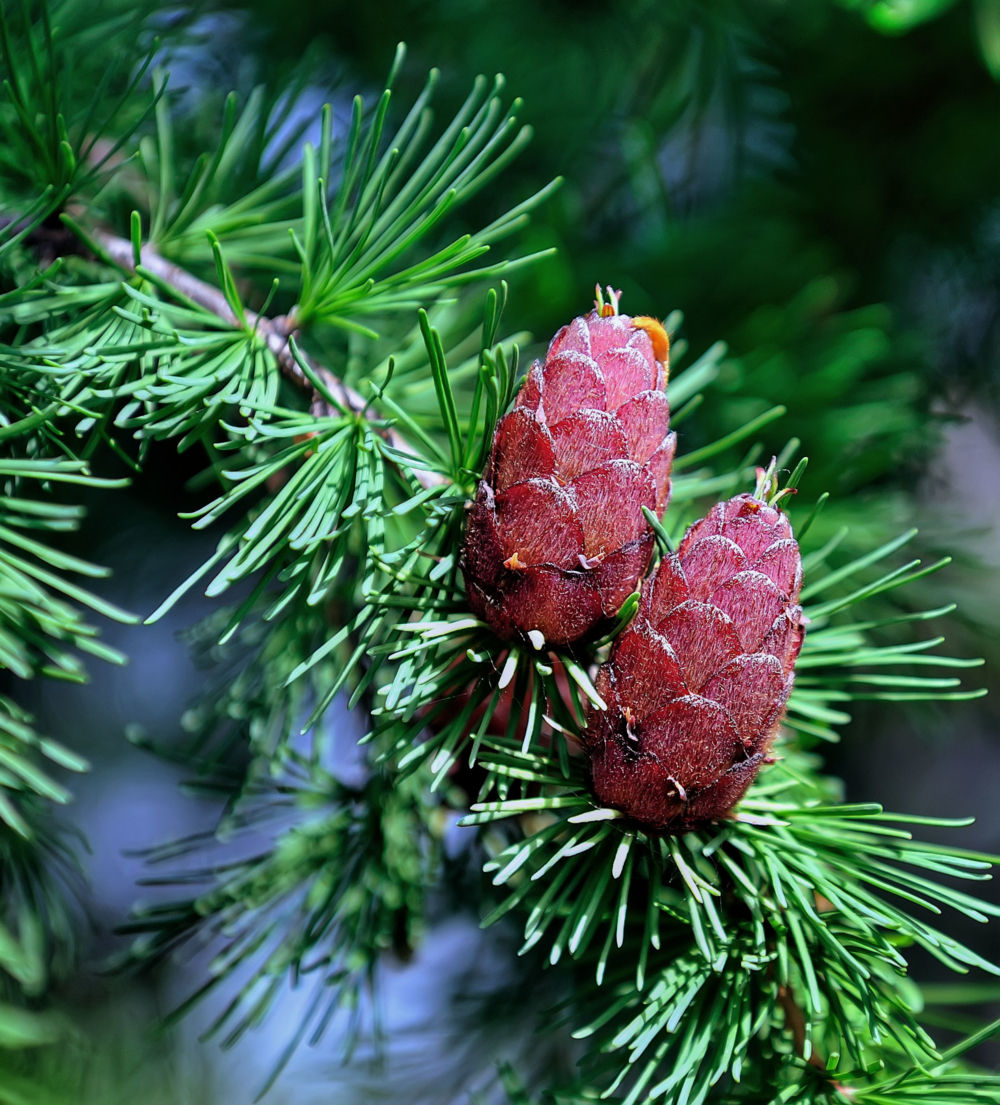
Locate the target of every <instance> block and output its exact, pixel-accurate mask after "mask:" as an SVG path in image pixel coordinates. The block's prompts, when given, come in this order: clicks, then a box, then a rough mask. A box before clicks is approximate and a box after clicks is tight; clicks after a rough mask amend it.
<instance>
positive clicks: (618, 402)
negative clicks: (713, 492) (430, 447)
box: [462, 296, 675, 647]
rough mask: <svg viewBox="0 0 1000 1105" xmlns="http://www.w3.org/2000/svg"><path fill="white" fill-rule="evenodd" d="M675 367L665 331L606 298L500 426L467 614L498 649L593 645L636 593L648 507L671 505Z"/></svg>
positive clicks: (647, 544)
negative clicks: (501, 644) (527, 643)
mask: <svg viewBox="0 0 1000 1105" xmlns="http://www.w3.org/2000/svg"><path fill="white" fill-rule="evenodd" d="M667 357H668V341H667V334H666V331H665V330H664V329H663V327H662V325H661V324H660V323H658V322H657V321H656V320H655V319H650V318H630V317H629V316H627V315H620V314H618V313H617V296H612V302H611V303H603V302H601V301H599V302H598V307H597V309H595V310H594V311H592V312H591V313H590V314H588V315H586V316H584V317H581V318H576V319H574V320H573V321H572V322H571V323H570V324H569V325H567V326H564V327H563V328H562V329H561V330H560V331H559V332H558V333H557V334H556V336H555V337H554V338H553V339H552V342H551V344H550V345H549V349H548V352H547V354H546V357H545V360H544V361H536V362H535V363H534V364H533V365H532V367H531V369H530V370H529V372H528V374H527V377H526V379H525V382H524V384H523V386H522V388H521V390H520V392H519V394H518V397H517V400H516V403H515V405H514V408H513V409H512V410H511V411H510V412H509V413H508V414H506V415H504V417H503V418H501V419H500V421H499V422H498V423H497V427H496V431H495V434H494V439H493V448H492V451H491V453H490V457H489V461H488V463H487V466H486V471H485V473H484V475H483V478H482V480H480V482H479V485H478V488H477V491H476V498H475V501H474V502H473V503H472V504H471V507H470V510H469V518H468V528H467V533H466V541H465V547H464V552H463V560H462V567H463V572H464V575H465V581H466V588H467V592H468V599H469V605H470V606H471V607H472V610H473V611H474V613H475V614H476V615H477V616H478V617H480V618H482V620H483V621H485V622H486V623H487V624H488V625H489V626H490V627H491V628H492V629H493V631H494V632H495V633H496V634H497V635H498V636H499V637H501V638H502V639H503V640H506V641H518V640H531V642H532V643H533V644H534V645H535V646H536V647H540V643H541V642H544V643H548V644H553V645H566V644H570V643H572V642H574V641H577V640H580V639H582V638H586V637H587V636H589V635H592V634H593V633H594V631H596V630H597V629H599V627H600V626H601V625H602V623H606V622H607V619H609V618H612V617H613V616H614V615H615V614H616V613H617V612H618V610H619V609H620V607H621V605H622V603H623V602H624V601H625V599H626V598H627V597H628V596H629V595H630V594H631V593H632V592H633V591H635V590H637V589H638V586H639V581H640V580H641V579H642V577H643V575H644V574H645V572H646V570H647V569H648V567H649V562H650V558H651V556H652V552H653V541H654V537H653V533H652V531H651V530H650V527H649V524H648V523H647V521H646V518H645V516H644V515H643V512H642V508H643V507H644V506H645V507H648V508H649V509H650V510H654V511H655V512H656V514H657V515H658V516H662V514H663V512H664V510H665V509H666V506H667V502H668V500H669V497H670V467H671V464H672V462H673V455H674V444H675V435H674V434H672V433H670V432H669V421H670V411H669V407H668V405H667V396H666V392H665V387H666V381H667V371H668V367H667ZM539 635H540V636H539Z"/></svg>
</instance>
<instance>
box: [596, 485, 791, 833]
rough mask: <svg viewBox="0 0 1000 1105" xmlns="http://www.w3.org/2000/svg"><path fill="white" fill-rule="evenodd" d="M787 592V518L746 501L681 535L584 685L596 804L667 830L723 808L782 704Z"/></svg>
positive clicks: (745, 778) (748, 774) (787, 658)
mask: <svg viewBox="0 0 1000 1105" xmlns="http://www.w3.org/2000/svg"><path fill="white" fill-rule="evenodd" d="M801 585H802V563H801V559H800V556H799V547H798V544H797V542H796V541H795V539H794V538H793V537H792V528H791V526H790V525H789V523H788V520H787V518H786V517H785V516H784V515H783V514H781V513H780V512H779V511H778V510H775V509H774V508H773V507H769V506H767V505H766V504H765V503H763V502H760V501H759V500H758V499H755V498H753V496H751V495H737V496H736V498H735V499H730V500H729V502H726V503H718V504H717V505H716V506H715V507H713V508H712V511H711V513H710V514H709V515H708V517H707V518H703V519H702V520H701V521H699V522H696V523H695V524H694V525H693V526H692V527H691V528H690V529H689V530H688V532H687V534H686V535H685V537H684V540H683V541H682V542H681V545H680V547H679V549H678V550H677V553H676V554H673V555H671V556H668V557H664V559H663V560H662V561H661V563H660V565H659V567H658V568H657V570H656V572H655V573H654V574H653V575H652V576H651V577H650V578H649V579H648V580H647V581H646V583H645V585H644V587H643V595H642V601H641V602H640V605H639V611H638V613H637V614H636V617H635V620H634V621H633V622H632V624H631V625H630V626H629V627H628V629H626V630H625V632H624V633H622V634H621V635H620V636H619V637H618V639H617V640H616V642H615V647H614V650H613V652H612V654H611V657H610V659H609V661H608V662H607V663H606V664H604V665H603V667H602V668H601V669H600V672H599V673H598V677H597V690H598V692H599V693H600V695H601V697H602V698H603V699H604V701H605V702H606V703H607V706H608V709H607V711H606V712H603V711H597V710H593V711H592V713H591V717H590V720H589V725H588V728H587V730H586V731H585V733H584V735H583V740H584V744H585V746H586V748H587V750H588V752H589V755H590V768H591V774H592V780H593V787H594V792H595V794H596V795H597V797H598V799H599V800H600V801H601V802H602V803H603V804H604V805H606V806H613V807H615V808H617V809H620V810H621V811H622V812H623V813H624V814H626V815H627V816H628V817H630V818H631V819H633V820H634V821H637V822H639V823H640V824H642V825H644V826H647V827H649V828H653V829H660V830H663V829H669V830H671V831H675V830H682V829H687V828H690V827H692V826H695V825H698V824H700V823H703V822H705V821H711V820H713V819H715V818H719V817H722V816H724V815H725V814H727V813H728V812H729V811H730V810H731V809H732V808H733V806H735V805H736V803H737V802H738V801H739V800H740V798H742V796H743V794H744V792H745V791H746V789H747V787H748V786H749V785H750V783H751V782H752V781H753V778H754V776H755V775H756V774H757V771H758V770H759V768H760V766H761V764H762V763H763V762H764V760H765V757H766V755H767V751H768V747H769V745H770V743H771V741H772V740H773V739H774V736H775V733H776V732H777V729H778V725H779V723H780V721H781V718H782V715H783V714H784V710H785V704H786V703H787V701H788V696H789V694H790V693H791V689H792V681H793V678H794V675H793V667H794V664H795V659H796V657H797V656H798V654H799V648H800V647H801V644H802V635H803V618H802V608H801V607H800V606H798V605H797V599H798V596H799V589H800V587H801Z"/></svg>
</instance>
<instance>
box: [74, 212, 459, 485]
mask: <svg viewBox="0 0 1000 1105" xmlns="http://www.w3.org/2000/svg"><path fill="white" fill-rule="evenodd" d="M89 233H90V234H91V235H92V236H93V238H94V240H95V241H96V242H97V243H98V244H99V245H100V247H101V248H102V249H103V250H104V251H105V252H106V253H107V255H108V257H109V258H110V259H111V260H112V261H114V263H115V264H116V265H118V266H119V268H121V269H124V270H125V272H129V273H134V272H135V258H134V255H133V252H132V243H131V242H130V241H129V240H128V239H127V238H119V237H118V236H117V235H116V234H112V233H110V232H109V231H106V230H91V231H89ZM139 256H140V260H141V261H142V265H143V267H144V268H146V269H148V270H149V271H150V272H151V273H153V275H154V276H157V277H158V278H159V279H160V280H162V281H163V282H164V283H166V284H169V285H170V287H172V288H175V289H176V290H177V291H178V292H180V293H181V295H183V296H185V297H186V298H188V299H190V300H191V301H192V302H194V303H197V304H198V306H199V307H204V308H205V310H206V311H210V312H211V313H212V314H213V315H215V316H216V317H217V318H220V319H222V321H223V322H228V323H229V324H230V325H231V326H240V325H241V323H240V321H239V320H238V319H237V318H236V316H235V315H234V314H233V311H232V308H231V307H230V306H229V303H228V301H227V300H226V297H225V296H224V295H223V294H222V292H221V291H219V289H218V288H215V287H213V286H212V285H211V284H206V283H205V281H203V280H199V279H198V278H197V277H196V276H192V275H191V273H189V272H187V271H186V270H185V269H182V268H181V267H180V266H179V265H175V264H174V263H173V262H172V261H168V260H166V258H164V257H161V256H160V254H159V253H157V252H156V250H155V249H154V248H153V247H152V246H151V245H145V246H143V247H142V251H141V253H140V255H139ZM245 314H246V319H247V322H248V323H249V325H250V326H251V327H252V328H255V329H256V331H257V333H258V334H260V335H262V336H263V338H264V340H265V341H266V342H267V347H268V349H270V351H271V352H272V353H273V354H274V357H275V359H276V360H277V362H278V364H279V365H280V366H281V370H282V372H283V373H284V374H285V376H286V377H287V378H288V379H289V380H291V381H292V383H294V384H296V385H297V386H298V387H300V388H302V389H303V390H306V391H310V392H311V393H312V397H313V398H312V405H311V407H310V410H311V411H312V413H313V414H314V415H315V416H316V417H318V418H322V417H327V416H329V415H331V414H333V413H334V411H333V409H332V408H331V406H330V404H329V403H328V402H327V401H326V400H325V399H324V398H323V397H322V396H320V395H319V394H317V392H316V390H315V389H314V388H313V386H312V384H311V383H310V381H309V379H308V377H307V376H306V374H305V373H304V372H303V371H302V368H301V367H300V365H299V363H298V362H297V361H296V359H295V357H294V355H293V354H292V349H291V345H290V342H289V338H290V337H292V335H293V334H294V333H295V328H294V326H289V321H288V318H287V317H280V318H274V319H271V318H267V317H266V316H264V315H258V314H256V313H255V312H254V311H246V312H245ZM300 356H301V357H303V358H305V357H306V354H305V353H303V352H302V351H301V350H300ZM308 363H309V367H310V369H311V370H312V371H313V372H314V373H315V374H316V375H317V376H318V377H319V378H320V379H321V380H322V381H323V385H324V386H325V387H326V389H327V390H328V391H329V393H330V394H331V395H332V396H333V397H334V398H335V399H336V400H337V402H338V403H340V405H341V406H342V407H344V408H345V409H346V410H349V411H353V412H354V413H355V414H361V413H362V412H367V411H368V410H369V409H370V405H369V403H368V401H367V400H366V399H365V398H364V397H363V396H362V395H360V394H359V393H358V392H356V391H355V390H354V388H352V387H348V385H347V384H345V383H344V382H343V380H341V379H340V377H339V376H335V375H334V374H333V373H332V372H331V371H330V370H329V369H328V368H325V367H324V366H323V365H320V364H317V363H316V362H315V361H313V360H312V359H309V362H308ZM366 416H367V417H369V418H372V417H374V415H371V414H366ZM380 432H381V434H382V436H383V437H384V438H385V439H386V441H387V442H388V443H389V444H390V445H391V446H392V448H393V449H395V450H396V451H397V452H399V453H404V454H408V455H410V456H413V455H414V452H413V450H412V449H411V448H410V445H409V442H407V440H406V438H404V437H403V436H402V434H400V433H399V431H398V430H396V429H395V428H393V427H392V426H389V427H386V428H385V429H383V430H381V431H380ZM412 471H413V475H414V476H415V478H416V480H417V482H418V483H419V484H420V485H421V487H424V488H429V487H437V486H439V485H440V484H443V483H447V482H448V481H447V479H445V477H444V476H441V475H439V474H438V473H437V472H427V471H424V470H422V469H413V470H412Z"/></svg>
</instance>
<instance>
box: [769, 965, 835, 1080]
mask: <svg viewBox="0 0 1000 1105" xmlns="http://www.w3.org/2000/svg"><path fill="white" fill-rule="evenodd" d="M778 1004H779V1005H780V1006H781V1008H782V1009H783V1010H784V1013H785V1024H786V1025H787V1026H788V1027H789V1028H790V1029H791V1030H792V1043H793V1044H794V1047H795V1054H796V1055H797V1056H798V1057H799V1058H800V1059H803V1058H805V1052H806V1018H805V1016H804V1014H803V1012H802V1010H801V1009H800V1008H799V1007H798V1005H797V1004H796V1002H795V995H794V994H793V993H792V990H791V987H789V986H779V987H778ZM807 1062H809V1063H811V1064H812V1065H813V1066H814V1067H819V1069H820V1070H825V1069H826V1067H825V1066H824V1064H823V1061H822V1060H821V1059H820V1057H819V1056H818V1055H817V1054H816V1052H815V1051H810V1054H809V1058H808V1060H807Z"/></svg>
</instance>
